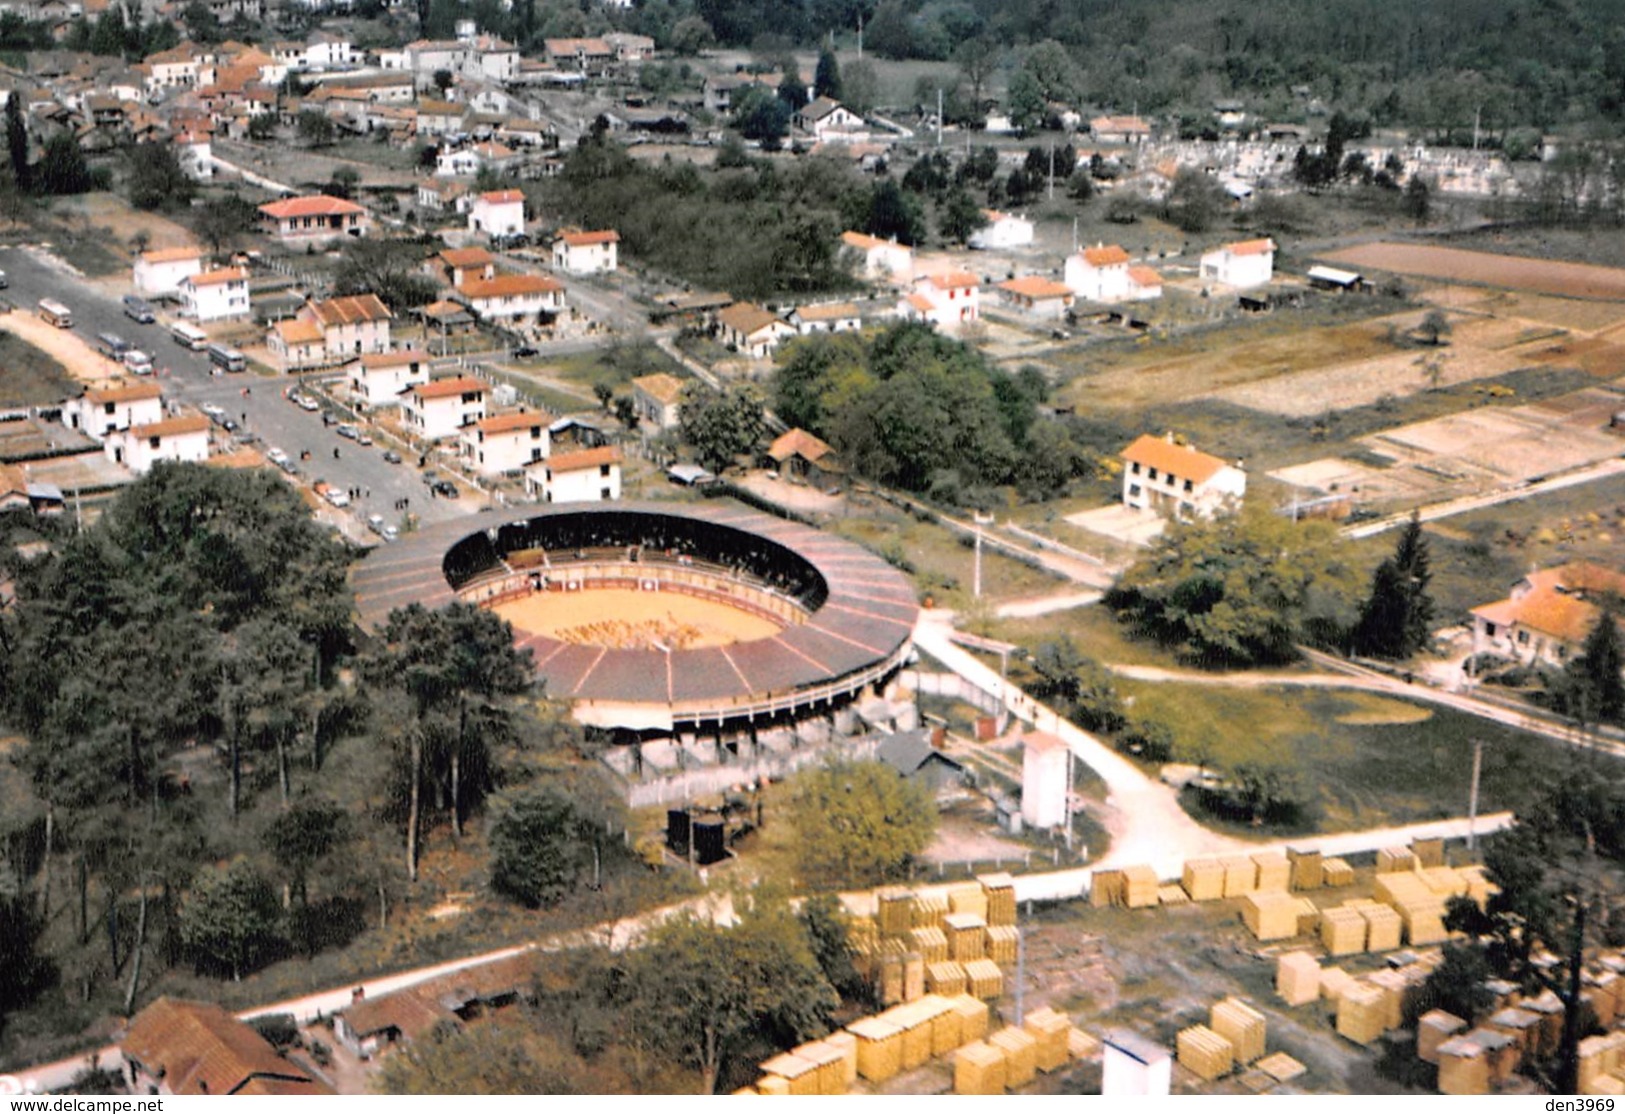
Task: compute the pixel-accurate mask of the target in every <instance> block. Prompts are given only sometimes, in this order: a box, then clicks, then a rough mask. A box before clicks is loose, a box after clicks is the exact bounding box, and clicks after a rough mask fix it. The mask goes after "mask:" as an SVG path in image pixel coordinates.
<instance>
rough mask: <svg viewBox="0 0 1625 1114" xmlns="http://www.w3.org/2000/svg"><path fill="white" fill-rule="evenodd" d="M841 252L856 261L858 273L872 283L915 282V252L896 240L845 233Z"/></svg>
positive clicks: (842, 234) (842, 238)
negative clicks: (849, 255)
mask: <svg viewBox="0 0 1625 1114" xmlns="http://www.w3.org/2000/svg"><path fill="white" fill-rule="evenodd" d="M841 250H842V251H845V252H849V253H850V254H851V255H852V257H853V258H854V259H855V261H856V270H857V271H858V274H859V275H861V276H862V277H863V278H864V279H865V280H867V281H869V282H896V283H901V284H903V285H905V286H906V285H908V284H909V283H910V282H913V281H914V249H913V248H911V247H909V246H908V245H907V244H899V243H898V242H897V241H896V240H895V239H892V240H882V239H881V238H880V237H878V236H871V235H869V234H868V233H867V232H843V233H841Z"/></svg>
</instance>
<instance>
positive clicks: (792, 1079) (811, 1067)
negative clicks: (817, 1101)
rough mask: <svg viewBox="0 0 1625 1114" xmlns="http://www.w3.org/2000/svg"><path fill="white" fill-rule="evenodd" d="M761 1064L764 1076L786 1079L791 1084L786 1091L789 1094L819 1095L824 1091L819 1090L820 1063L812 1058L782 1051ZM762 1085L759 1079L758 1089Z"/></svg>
mask: <svg viewBox="0 0 1625 1114" xmlns="http://www.w3.org/2000/svg"><path fill="white" fill-rule="evenodd" d="M759 1066H760V1068H761V1070H762V1075H763V1077H764V1078H768V1079H772V1078H774V1077H777V1078H779V1079H782V1080H784V1081H785V1083H787V1084H788V1085H789V1089H788V1090H787V1091H786V1092H785V1093H787V1094H791V1095H818V1094H822V1093H823V1092H822V1091H820V1090H819V1078H818V1065H817V1064H815V1063H813V1062H812V1061H811V1060H805V1059H803V1058H801V1057H800V1056H796V1055H793V1054H791V1053H789V1052H781V1053H780V1054H779V1055H777V1056H775V1057H773V1058H772V1059H771V1060H763V1061H762V1063H761V1064H760V1065H759ZM761 1086H762V1084H761V1082H760V1081H758V1082H757V1084H756V1088H757V1090H761Z"/></svg>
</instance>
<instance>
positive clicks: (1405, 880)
mask: <svg viewBox="0 0 1625 1114" xmlns="http://www.w3.org/2000/svg"><path fill="white" fill-rule="evenodd" d="M1406 854H1407V855H1408V854H1410V852H1409V851H1407V852H1406ZM1375 892H1376V895H1377V900H1378V901H1380V902H1382V903H1383V904H1385V905H1390V906H1392V907H1393V908H1394V909H1395V910H1396V911H1397V912H1398V913H1399V918H1400V920H1401V921H1403V922H1404V925H1405V938H1406V941H1407V942H1408V943H1410V944H1411V946H1412V947H1416V946H1419V945H1422V944H1437V943H1440V942H1441V941H1443V940H1444V939H1446V937H1447V933H1446V932H1445V929H1444V908H1445V899H1444V897H1442V896H1440V895H1439V894H1437V893H1435V892H1434V891H1433V890H1432V889H1431V888H1430V887H1429V886H1428V885H1427V883H1426V882H1425V881H1424V880H1423V878H1422V876H1421V875H1419V874H1417V873H1416V872H1415V871H1392V872H1390V873H1386V874H1379V875H1377V880H1376V890H1375Z"/></svg>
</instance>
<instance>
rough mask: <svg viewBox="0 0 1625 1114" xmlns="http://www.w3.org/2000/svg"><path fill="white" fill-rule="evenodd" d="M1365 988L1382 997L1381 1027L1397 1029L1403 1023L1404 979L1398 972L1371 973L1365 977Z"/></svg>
mask: <svg viewBox="0 0 1625 1114" xmlns="http://www.w3.org/2000/svg"><path fill="white" fill-rule="evenodd" d="M1365 982H1366V985H1367V986H1372V987H1375V988H1376V989H1377V992H1378V993H1379V994H1381V995H1382V998H1381V1000H1380V1005H1381V1009H1382V1027H1383V1028H1384V1029H1397V1028H1399V1027H1400V1026H1401V1025H1403V1024H1404V1023H1405V977H1404V976H1403V975H1401V974H1400V973H1399V972H1398V971H1390V970H1384V971H1372V972H1371V973H1370V974H1368V975H1367V976H1366V977H1365Z"/></svg>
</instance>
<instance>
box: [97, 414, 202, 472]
mask: <svg viewBox="0 0 1625 1114" xmlns="http://www.w3.org/2000/svg"><path fill="white" fill-rule="evenodd" d="M102 451H103V452H105V453H106V454H107V458H108V459H109V460H111V461H112V462H113V463H115V464H122V465H124V466H125V467H126V468H128V469H130V471H132V472H134V473H135V474H136V475H138V476H142V475H145V474H146V473H147V472H149V471H151V470H152V466H153V465H154V464H155V463H157V462H158V461H160V460H176V461H192V462H194V463H202V462H203V461H205V460H208V459H209V419H208V418H205V417H204V416H203V415H202V414H189V415H187V416H185V417H181V418H168V419H165V420H163V421H158V422H150V423H148V424H146V425H138V426H131V427H130V428H129V429H122V430H118V431H116V432H114V433H110V434H108V435H107V440H105V441H104V442H102Z"/></svg>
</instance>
